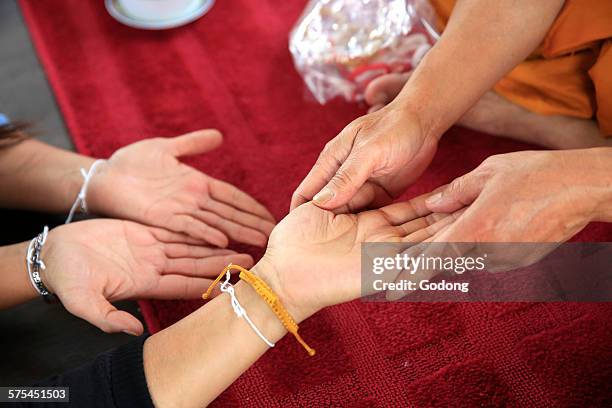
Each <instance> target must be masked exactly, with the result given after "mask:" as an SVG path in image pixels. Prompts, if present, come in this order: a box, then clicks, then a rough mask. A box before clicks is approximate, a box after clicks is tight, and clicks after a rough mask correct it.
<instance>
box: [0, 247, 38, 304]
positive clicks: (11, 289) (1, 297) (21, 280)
mask: <svg viewBox="0 0 612 408" xmlns="http://www.w3.org/2000/svg"><path fill="white" fill-rule="evenodd" d="M27 248H28V243H27V242H22V243H20V244H15V245H9V246H5V247H0V259H2V262H1V263H0V309H6V308H9V307H11V306H15V305H18V304H21V303H24V302H27V301H28V300H31V299H34V298H36V297H37V296H38V293H37V292H36V291H35V290H34V287H33V286H32V284H31V283H30V278H29V277H28V273H27V270H26V261H25V258H26V251H27Z"/></svg>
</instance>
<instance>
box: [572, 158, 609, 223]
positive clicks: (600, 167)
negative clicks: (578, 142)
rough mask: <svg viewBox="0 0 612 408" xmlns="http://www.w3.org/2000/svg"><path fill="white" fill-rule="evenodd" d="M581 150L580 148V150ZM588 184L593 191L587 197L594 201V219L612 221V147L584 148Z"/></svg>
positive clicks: (584, 164) (583, 159) (581, 159)
mask: <svg viewBox="0 0 612 408" xmlns="http://www.w3.org/2000/svg"><path fill="white" fill-rule="evenodd" d="M579 151H580V150H579ZM583 152H584V153H585V155H586V157H584V158H579V160H580V161H581V162H582V163H583V166H584V167H585V169H584V177H585V179H586V184H587V185H588V186H590V189H591V191H592V196H591V197H585V199H587V200H589V201H591V202H592V203H593V206H594V208H593V217H592V221H600V222H612V147H600V148H595V149H586V150H583Z"/></svg>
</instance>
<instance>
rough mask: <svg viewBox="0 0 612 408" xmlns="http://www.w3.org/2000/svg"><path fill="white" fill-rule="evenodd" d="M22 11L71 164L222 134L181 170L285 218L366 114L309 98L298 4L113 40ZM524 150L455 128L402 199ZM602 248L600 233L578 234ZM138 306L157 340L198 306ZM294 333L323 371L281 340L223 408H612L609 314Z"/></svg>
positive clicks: (473, 311)
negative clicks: (162, 140) (348, 129)
mask: <svg viewBox="0 0 612 408" xmlns="http://www.w3.org/2000/svg"><path fill="white" fill-rule="evenodd" d="M21 5H22V9H23V12H24V15H25V18H26V21H27V24H28V26H29V28H30V32H31V34H32V37H33V39H34V42H35V45H36V48H37V50H38V53H39V55H40V58H41V60H42V62H43V65H44V68H45V70H46V72H47V75H48V77H49V80H50V82H51V85H52V87H53V89H54V91H55V95H56V97H57V100H58V102H59V104H60V107H61V109H62V112H63V114H64V118H65V120H66V123H67V124H68V128H69V130H70V133H71V135H72V137H73V139H74V142H75V144H76V146H77V149H78V150H79V151H80V152H82V153H86V154H90V155H95V156H98V157H107V156H108V155H110V154H111V153H112V152H113V151H114V150H116V149H117V148H119V147H121V146H123V145H125V144H128V143H131V142H134V141H136V140H139V139H142V138H145V137H151V136H172V135H178V134H181V133H184V132H187V131H191V130H194V129H199V128H211V127H212V128H218V129H220V130H222V131H223V132H224V134H225V143H224V145H223V147H222V148H221V149H220V150H219V151H218V153H215V154H212V155H208V156H202V157H197V158H195V159H193V160H192V161H190V163H191V164H193V165H194V166H196V167H198V168H200V169H202V170H204V171H206V172H208V173H209V174H212V175H214V176H216V177H219V178H222V179H225V180H227V181H229V182H232V183H235V184H236V185H238V186H240V187H241V188H243V189H244V190H246V191H248V192H249V193H251V194H252V195H253V196H255V197H256V198H257V199H259V200H260V201H261V202H263V203H264V204H265V205H267V206H268V207H269V208H270V209H271V211H272V212H273V213H274V214H275V215H276V216H277V217H279V218H280V217H282V216H283V215H284V214H285V213H286V212H287V209H288V206H289V199H290V196H291V193H292V191H293V190H294V188H295V187H296V186H297V184H298V183H299V181H300V180H301V179H302V178H303V176H304V175H305V174H306V172H307V171H308V169H309V168H310V166H311V165H312V164H313V162H314V160H315V158H316V156H317V154H318V153H319V151H320V150H321V148H322V147H323V145H324V144H325V142H326V141H327V140H329V139H330V138H332V137H333V136H335V135H336V134H337V133H338V131H339V130H340V129H341V128H342V127H343V126H344V125H346V124H347V123H348V122H349V121H350V120H351V119H353V118H355V117H357V116H358V115H360V114H363V113H364V109H363V107H357V106H353V105H350V104H347V103H344V102H340V101H338V102H335V103H332V104H330V105H327V106H325V107H322V106H318V105H317V104H315V103H314V102H312V100H308V98H305V95H306V92H305V91H304V86H303V84H302V81H301V79H300V77H299V76H298V74H297V73H296V72H295V70H294V68H293V65H292V61H291V58H290V55H289V52H288V49H287V42H288V33H289V30H290V28H291V26H292V25H293V23H294V22H295V21H296V19H297V17H298V16H299V14H300V12H301V10H302V8H303V6H304V2H303V1H274V0H258V1H250V0H232V1H228V0H218V1H217V4H216V5H215V6H214V7H213V8H212V10H211V11H210V13H209V14H208V15H206V16H204V17H203V18H202V19H200V20H199V21H197V22H195V23H193V24H191V25H188V26H186V27H182V28H179V29H175V30H170V31H163V32H151V31H139V30H135V29H131V28H128V27H125V26H122V25H120V24H119V23H117V22H116V21H114V20H113V19H112V18H111V17H110V16H109V15H107V13H106V12H105V10H104V5H103V1H102V0H96V1H93V0H22V1H21ZM525 148H532V147H529V146H526V145H521V144H518V143H514V142H510V141H505V140H501V139H497V138H492V137H488V136H486V135H482V134H478V133H475V132H471V131H468V130H465V129H461V128H454V129H452V130H450V131H449V132H448V134H447V135H446V136H445V137H444V139H443V140H442V143H441V146H440V151H439V153H438V155H437V156H436V158H435V160H434V163H433V164H432V166H431V167H430V168H429V170H428V171H427V173H426V174H425V175H424V176H423V177H422V178H421V180H420V181H419V183H418V184H417V185H415V186H414V187H412V188H411V189H410V191H409V192H408V193H407V195H406V196H407V197H409V196H414V195H415V194H417V193H422V192H426V191H429V190H431V189H432V188H433V187H436V186H438V185H440V184H442V183H445V182H448V181H450V180H451V179H452V178H454V177H456V176H459V175H461V174H464V173H466V172H467V171H469V170H471V169H472V168H474V167H475V166H477V165H478V164H479V163H480V162H481V161H482V160H483V159H484V158H485V157H487V156H489V155H491V154H496V153H503V152H509V151H513V150H520V149H525ZM610 238H612V234H611V230H610V228H609V227H607V226H605V225H603V224H599V225H591V226H589V228H587V229H586V230H585V231H583V233H582V234H581V239H582V240H586V241H589V240H593V241H610V240H611V239H610ZM256 255H257V254H256ZM578 272H579V271H577V273H578ZM141 305H142V307H143V312H144V315H145V318H146V320H147V324H148V326H149V329H150V330H151V331H153V332H155V331H157V330H159V329H160V328H163V327H166V326H168V325H170V324H172V323H173V322H175V321H176V320H178V319H180V318H181V317H182V316H184V315H186V314H187V313H189V312H191V311H192V310H194V309H195V308H197V307H199V306H200V305H201V302H199V301H193V302H148V301H143V302H142V303H141ZM301 332H302V333H303V335H304V336H305V338H307V339H308V341H309V343H310V344H311V345H313V346H314V347H316V349H317V351H318V354H317V356H316V357H313V358H309V357H307V356H306V355H305V353H304V351H303V350H302V349H301V348H300V347H299V346H297V345H296V344H295V341H294V340H293V339H292V338H286V339H283V340H282V341H280V342H279V344H278V347H276V348H275V349H273V350H271V351H269V352H268V353H267V354H266V355H265V356H264V357H263V358H262V359H261V360H260V361H258V362H257V363H256V364H255V365H254V366H253V367H252V368H251V369H250V370H249V371H247V372H246V373H245V374H244V375H243V376H242V377H241V378H240V379H239V380H238V381H237V382H236V383H235V384H234V385H233V386H231V387H230V388H229V389H228V390H227V391H226V392H225V393H223V394H222V395H221V396H220V397H219V398H218V400H217V401H216V405H218V406H235V405H241V406H347V407H355V406H368V407H369V406H418V407H420V406H440V407H448V406H507V405H510V406H525V405H529V406H578V405H586V406H610V405H612V391H611V389H610V380H611V379H612V341H611V340H612V336H611V334H612V308H611V307H610V305H608V304H540V303H534V304H486V303H480V304H447V303H438V304H410V303H398V304H387V303H385V304H383V303H363V302H361V301H355V302H352V303H349V304H345V305H341V306H337V307H334V308H330V309H328V310H325V311H323V312H321V313H319V314H317V315H315V316H314V317H312V318H311V319H309V320H308V321H306V322H305V323H304V324H303V327H302V329H301ZM205 335H206V333H205V332H203V333H202V336H205ZM237 352H238V351H237ZM204 386H205V384H204Z"/></svg>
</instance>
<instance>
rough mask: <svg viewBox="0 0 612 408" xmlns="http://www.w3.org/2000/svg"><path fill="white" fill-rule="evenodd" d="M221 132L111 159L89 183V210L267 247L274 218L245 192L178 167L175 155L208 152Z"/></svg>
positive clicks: (154, 143) (135, 147)
mask: <svg viewBox="0 0 612 408" xmlns="http://www.w3.org/2000/svg"><path fill="white" fill-rule="evenodd" d="M221 142H222V137H221V134H220V133H219V132H217V131H214V130H202V131H197V132H193V133H189V134H186V135H183V136H178V137H175V138H170V139H164V138H157V139H148V140H143V141H141V142H137V143H134V144H131V145H129V146H126V147H124V148H122V149H120V150H118V151H117V152H115V154H113V155H112V156H111V158H110V159H109V160H108V162H107V163H106V164H105V165H103V166H101V167H100V168H99V170H97V171H96V173H95V174H94V176H93V177H92V179H91V182H90V185H89V188H88V192H87V204H88V206H89V209H90V210H91V211H92V212H95V213H99V214H104V215H107V216H110V217H117V218H124V219H128V220H133V221H138V222H141V223H144V224H147V225H152V226H156V227H161V228H165V229H168V230H170V231H175V232H181V233H185V234H188V235H190V236H192V237H194V238H197V239H201V240H205V241H206V242H209V243H210V244H212V245H216V246H219V247H226V246H227V245H228V237H229V238H231V239H234V240H236V241H238V242H243V243H246V244H252V245H258V246H265V244H266V241H267V237H268V235H269V234H270V231H272V228H273V227H274V217H273V216H272V215H271V214H270V213H269V212H268V210H266V209H265V207H263V206H262V205H261V204H259V203H258V202H257V201H255V199H253V198H252V197H251V196H249V195H248V194H246V193H244V192H243V191H241V190H239V189H237V188H236V187H234V186H232V185H231V184H228V183H225V182H223V181H220V180H217V179H214V178H212V177H210V176H207V175H206V174H204V173H201V172H199V171H197V170H196V169H194V168H192V167H190V166H187V165H185V164H183V163H181V162H180V161H179V160H178V157H182V156H188V155H196V154H200V153H205V152H208V151H210V150H212V149H214V148H216V147H218V146H219V145H220V144H221Z"/></svg>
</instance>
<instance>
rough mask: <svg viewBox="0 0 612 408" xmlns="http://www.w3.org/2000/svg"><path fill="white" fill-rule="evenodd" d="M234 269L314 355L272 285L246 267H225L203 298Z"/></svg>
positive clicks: (313, 351) (312, 354) (311, 354)
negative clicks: (271, 287)
mask: <svg viewBox="0 0 612 408" xmlns="http://www.w3.org/2000/svg"><path fill="white" fill-rule="evenodd" d="M232 269H235V270H238V271H240V279H242V280H243V281H245V282H247V283H248V284H249V285H251V286H252V287H253V289H255V292H257V294H258V295H259V296H261V298H262V299H263V300H265V301H266V303H267V304H268V306H270V309H272V311H273V312H274V314H275V315H276V317H278V319H279V320H280V321H281V323H282V324H283V326H285V328H286V329H287V331H288V332H289V333H291V334H293V336H294V337H295V339H296V340H297V341H298V343H300V344H301V345H302V347H304V349H305V350H306V351H307V352H308V354H309V355H310V356H314V355H315V353H316V351H315V350H314V349H313V348H311V347H310V346H308V344H306V342H305V341H304V339H302V337H301V336H300V334H299V333H298V329H299V326H298V324H297V323H296V322H295V320H294V319H293V317H292V316H291V315H290V314H289V312H288V311H287V309H285V307H284V306H283V304H282V303H281V301H280V299H279V298H278V296H277V295H276V293H274V292H273V291H272V289H270V287H269V286H268V285H267V284H266V282H264V281H263V280H262V279H261V278H260V277H259V276H257V275H255V274H254V273H253V272H251V271H249V270H248V269H245V268H243V267H241V266H238V265H232V264H229V265H228V266H226V267H225V268H224V269H223V271H222V272H221V274H219V276H218V277H217V279H215V280H214V282H213V283H212V284H211V285H210V286H209V288H208V290H207V291H206V293H204V294H203V295H202V298H203V299H204V300H206V299H208V298H209V296H210V293H211V292H212V290H213V288H214V287H215V285H217V283H219V280H221V277H223V275H225V273H226V272H227V271H229V270H232Z"/></svg>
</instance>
